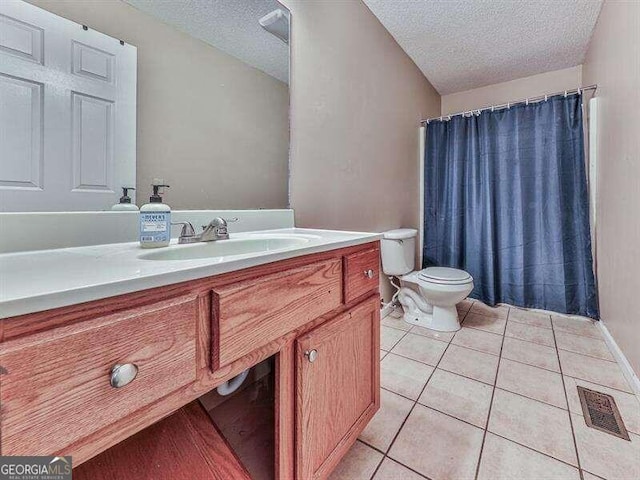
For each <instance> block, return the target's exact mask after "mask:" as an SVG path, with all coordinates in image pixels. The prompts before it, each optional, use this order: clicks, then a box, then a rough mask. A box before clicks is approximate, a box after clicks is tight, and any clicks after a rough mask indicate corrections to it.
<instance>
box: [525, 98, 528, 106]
mask: <svg viewBox="0 0 640 480" xmlns="http://www.w3.org/2000/svg"><path fill="white" fill-rule="evenodd" d="M524 103H525V105H527V106H529V99H528V98H527V99H525V101H524Z"/></svg>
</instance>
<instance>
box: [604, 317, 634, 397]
mask: <svg viewBox="0 0 640 480" xmlns="http://www.w3.org/2000/svg"><path fill="white" fill-rule="evenodd" d="M595 324H596V325H598V327H600V330H601V331H602V335H603V336H604V341H605V342H606V344H607V346H608V347H609V350H611V354H612V355H613V357H614V358H615V359H616V361H617V362H618V365H620V369H621V370H622V374H623V375H624V378H626V380H627V382H628V383H629V385H630V386H631V389H632V390H633V391H634V392H635V394H636V395H640V379H639V378H638V375H637V374H636V372H634V371H633V368H631V364H630V363H629V360H627V357H625V356H624V353H622V350H620V347H619V346H618V344H617V343H616V341H615V340H614V338H613V336H612V335H611V332H609V329H608V328H607V326H606V325H605V324H604V322H603V321H602V320H601V321H599V322H595Z"/></svg>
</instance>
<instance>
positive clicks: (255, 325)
mask: <svg viewBox="0 0 640 480" xmlns="http://www.w3.org/2000/svg"><path fill="white" fill-rule="evenodd" d="M341 297H342V262H341V259H340V258H332V259H329V260H326V261H322V262H316V263H311V264H309V265H304V266H301V267H296V268H291V269H289V270H285V271H282V272H278V273H274V274H269V275H263V276H259V277H255V278H253V279H249V280H243V281H240V282H236V283H232V284H228V285H224V286H221V287H217V288H215V289H214V290H213V325H212V349H211V350H212V368H213V369H214V370H216V369H218V368H219V367H221V366H224V365H227V364H229V363H231V362H233V361H234V360H237V359H239V358H241V357H243V356H244V355H247V354H248V353H251V352H252V351H254V350H256V349H257V348H260V347H261V346H263V345H266V344H268V343H269V342H272V341H274V340H276V339H278V338H280V337H282V336H283V335H285V334H287V333H289V332H290V331H292V330H295V329H296V328H298V327H301V326H302V325H305V324H306V323H308V322H310V321H311V320H315V319H316V318H318V317H320V316H322V315H324V314H325V313H327V312H330V311H331V310H334V309H336V308H338V307H340V305H341V304H342V301H341V300H342V298H341Z"/></svg>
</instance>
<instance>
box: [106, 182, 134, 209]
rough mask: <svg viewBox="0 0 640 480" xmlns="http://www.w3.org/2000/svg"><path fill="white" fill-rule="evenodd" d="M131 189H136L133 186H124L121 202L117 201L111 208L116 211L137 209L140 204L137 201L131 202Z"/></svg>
mask: <svg viewBox="0 0 640 480" xmlns="http://www.w3.org/2000/svg"><path fill="white" fill-rule="evenodd" d="M129 190H135V188H133V187H122V196H121V197H120V202H119V203H116V204H115V205H114V206H113V207H111V210H116V211H123V210H128V211H137V210H138V206H137V205H136V204H135V203H131V197H129Z"/></svg>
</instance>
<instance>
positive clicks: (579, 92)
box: [578, 87, 582, 95]
mask: <svg viewBox="0 0 640 480" xmlns="http://www.w3.org/2000/svg"><path fill="white" fill-rule="evenodd" d="M581 93H582V92H581V91H580V87H578V95H580V94H581Z"/></svg>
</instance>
